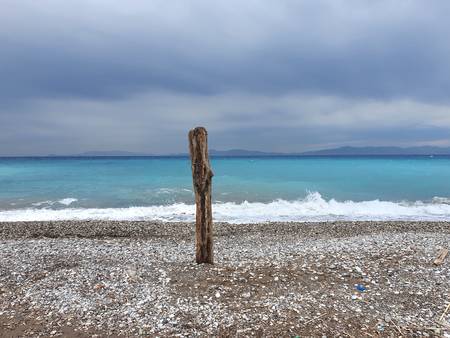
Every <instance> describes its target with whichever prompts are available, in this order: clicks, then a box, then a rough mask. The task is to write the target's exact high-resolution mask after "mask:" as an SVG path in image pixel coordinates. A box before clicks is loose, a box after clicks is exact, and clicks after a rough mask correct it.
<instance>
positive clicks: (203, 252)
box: [189, 127, 214, 264]
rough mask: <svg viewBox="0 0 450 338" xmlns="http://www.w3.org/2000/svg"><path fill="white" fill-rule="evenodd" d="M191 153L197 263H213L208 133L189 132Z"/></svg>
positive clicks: (203, 130) (198, 129) (198, 128)
mask: <svg viewBox="0 0 450 338" xmlns="http://www.w3.org/2000/svg"><path fill="white" fill-rule="evenodd" d="M189 151H190V154H191V162H192V179H193V181H194V191H195V205H196V215H195V232H196V234H195V242H196V260H197V263H199V264H200V263H210V264H212V263H213V241H212V211H211V184H212V177H213V175H214V174H213V172H212V170H211V165H210V163H209V158H208V133H207V131H206V129H205V128H203V127H197V128H194V129H192V130H191V131H189Z"/></svg>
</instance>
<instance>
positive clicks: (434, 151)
mask: <svg viewBox="0 0 450 338" xmlns="http://www.w3.org/2000/svg"><path fill="white" fill-rule="evenodd" d="M300 155H303V156H327V155H328V156H358V155H359V156H370V155H372V156H377V155H378V156H379V155H450V147H449V148H441V147H432V146H423V147H409V148H401V147H340V148H334V149H324V150H317V151H308V152H304V153H301V154H300Z"/></svg>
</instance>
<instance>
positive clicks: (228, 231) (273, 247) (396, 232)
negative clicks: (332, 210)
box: [0, 221, 450, 337]
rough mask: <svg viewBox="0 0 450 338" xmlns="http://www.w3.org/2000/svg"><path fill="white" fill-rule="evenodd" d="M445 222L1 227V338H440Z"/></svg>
mask: <svg viewBox="0 0 450 338" xmlns="http://www.w3.org/2000/svg"><path fill="white" fill-rule="evenodd" d="M449 245H450V223H448V222H434V223H433V222H328V223H261V224H239V225H236V224H227V223H217V224H214V260H215V264H214V265H198V264H196V263H195V257H194V254H195V251H194V224H192V223H162V222H112V221H83V222H81V221H58V222H13V223H6V222H3V223H0V332H1V334H0V336H2V337H50V336H54V337H57V336H64V337H95V336H97V337H104V336H111V337H127V336H143V337H166V336H178V337H204V336H218V337H236V336H237V337H246V336H258V337H296V336H299V337H300V336H301V337H304V336H314V337H315V336H319V337H322V336H327V337H335V336H341V337H362V336H367V337H376V336H386V337H390V336H395V337H398V336H405V337H406V336H418V337H419V336H425V337H433V336H436V337H445V336H447V337H448V336H449V335H450V310H449V309H448V305H449V304H450V259H449V257H447V258H446V259H444V261H443V263H442V264H441V265H435V264H433V262H434V259H435V258H436V256H437V255H438V253H439V251H440V250H441V249H443V248H448V247H449Z"/></svg>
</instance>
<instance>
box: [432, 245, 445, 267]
mask: <svg viewBox="0 0 450 338" xmlns="http://www.w3.org/2000/svg"><path fill="white" fill-rule="evenodd" d="M447 255H448V249H441V250H440V251H439V254H438V256H437V257H436V259H435V260H434V262H433V264H434V265H441V264H442V263H444V259H445V257H447Z"/></svg>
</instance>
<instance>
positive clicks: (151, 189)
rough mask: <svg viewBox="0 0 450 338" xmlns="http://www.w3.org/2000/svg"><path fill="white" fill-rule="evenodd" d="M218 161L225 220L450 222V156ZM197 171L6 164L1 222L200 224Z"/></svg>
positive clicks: (178, 164)
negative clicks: (196, 208) (193, 174)
mask: <svg viewBox="0 0 450 338" xmlns="http://www.w3.org/2000/svg"><path fill="white" fill-rule="evenodd" d="M211 162H212V167H213V170H214V174H215V176H214V178H213V197H214V206H213V212H214V217H215V219H216V220H221V221H230V222H237V223H245V222H259V221H321V220H388V219H389V220H397V219H405V220H410V219H415V220H450V157H445V156H436V157H425V156H421V157H419V156H417V157H414V156H408V157H392V156H389V157H246V158H242V157H240V158H229V157H227V158H213V159H212V160H211ZM190 170H191V169H190V160H189V159H188V158H184V157H95V158H86V157H83V158H75V157H64V158H63V157H49V158H42V157H40V158H0V221H22V220H58V219H119V220H150V219H158V220H163V221H185V220H188V221H192V220H194V206H193V203H194V198H193V192H192V178H191V171H190Z"/></svg>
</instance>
